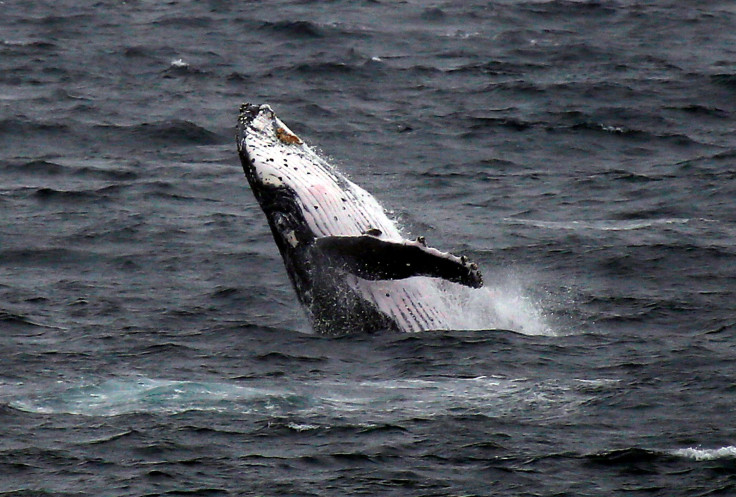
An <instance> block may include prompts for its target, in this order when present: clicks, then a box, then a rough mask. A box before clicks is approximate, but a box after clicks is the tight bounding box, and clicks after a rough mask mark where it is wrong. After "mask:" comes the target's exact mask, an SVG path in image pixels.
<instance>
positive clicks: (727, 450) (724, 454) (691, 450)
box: [672, 445, 736, 461]
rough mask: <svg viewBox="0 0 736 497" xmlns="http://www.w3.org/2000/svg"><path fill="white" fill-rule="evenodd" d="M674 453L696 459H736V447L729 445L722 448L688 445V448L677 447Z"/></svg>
mask: <svg viewBox="0 0 736 497" xmlns="http://www.w3.org/2000/svg"><path fill="white" fill-rule="evenodd" d="M672 454H673V455H675V456H678V457H685V458H688V459H695V460H696V461H713V460H715V459H734V458H736V447H735V446H733V445H728V446H726V447H721V448H720V449H701V448H695V447H688V448H686V449H677V450H674V451H672Z"/></svg>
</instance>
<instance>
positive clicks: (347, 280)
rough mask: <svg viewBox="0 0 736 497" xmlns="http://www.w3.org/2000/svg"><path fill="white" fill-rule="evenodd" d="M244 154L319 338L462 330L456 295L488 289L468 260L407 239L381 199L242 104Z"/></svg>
mask: <svg viewBox="0 0 736 497" xmlns="http://www.w3.org/2000/svg"><path fill="white" fill-rule="evenodd" d="M236 141H237V147H238V155H239V156H240V161H241V163H242V166H243V170H244V172H245V176H246V177H247V179H248V183H249V184H250V188H251V190H252V192H253V194H254V196H255V198H256V200H257V201H258V203H259V204H260V207H261V209H262V210H263V212H264V214H265V215H266V219H267V221H268V225H269V227H270V228H271V233H272V234H273V238H274V241H275V242H276V245H277V247H278V249H279V252H280V253H281V257H282V258H283V262H284V265H285V266H286V270H287V273H288V275H289V279H290V280H291V283H292V285H293V287H294V290H295V291H296V294H297V297H298V299H299V302H300V303H301V305H302V307H303V308H304V310H305V311H306V314H307V316H308V318H309V321H310V323H311V325H312V328H313V329H314V331H315V332H317V333H321V334H328V335H341V334H346V333H351V332H374V331H378V330H395V331H404V332H414V331H422V330H439V329H451V328H453V327H454V326H453V323H454V322H456V321H454V320H453V314H454V313H457V312H458V309H457V308H452V306H451V305H447V298H446V297H447V295H446V294H447V292H448V291H452V289H453V287H460V288H471V289H474V288H479V287H481V286H482V285H483V281H482V277H481V273H480V271H479V269H478V266H477V265H476V264H474V263H472V262H470V261H468V259H467V258H466V257H464V256H462V257H457V256H455V255H452V254H449V253H446V252H442V251H440V250H437V249H435V248H431V247H428V246H427V245H426V242H425V240H424V238H423V237H419V238H417V239H416V240H408V239H405V238H404V237H403V236H402V234H401V233H400V231H399V229H398V228H397V226H396V224H395V223H394V222H393V221H391V219H389V217H388V215H387V214H386V212H385V211H384V209H383V208H382V207H381V205H380V204H379V203H378V201H377V200H376V199H375V198H374V197H373V196H372V195H371V194H370V193H368V192H367V191H366V190H364V189H363V188H361V187H360V186H358V185H356V184H355V183H353V182H352V181H350V180H348V179H347V178H346V177H345V176H343V175H342V174H341V173H340V172H339V171H337V170H336V169H335V168H333V167H332V166H331V165H330V164H328V163H327V162H326V161H325V160H324V159H323V158H321V157H320V156H319V155H318V154H317V153H315V152H314V151H313V150H312V149H311V148H310V147H309V146H308V145H307V144H306V143H304V142H303V141H302V140H301V138H299V137H298V136H297V135H295V134H294V133H293V132H292V131H291V130H290V129H289V128H288V127H287V126H286V125H285V124H284V123H283V122H282V121H281V120H280V119H279V118H278V117H277V116H276V115H275V114H274V112H273V110H272V109H271V107H269V106H268V105H254V104H243V105H242V106H241V108H240V115H239V117H238V123H237V126H236Z"/></svg>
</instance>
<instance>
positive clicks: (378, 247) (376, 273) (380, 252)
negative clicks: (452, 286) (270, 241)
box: [313, 236, 483, 288]
mask: <svg viewBox="0 0 736 497" xmlns="http://www.w3.org/2000/svg"><path fill="white" fill-rule="evenodd" d="M313 248H314V250H316V251H317V252H318V253H319V254H320V255H321V256H322V257H325V258H326V259H327V263H328V264H330V265H332V266H336V267H339V268H340V269H342V270H344V271H347V272H348V273H351V274H354V275H356V276H359V277H361V278H364V279H367V280H399V279H403V278H409V277H410V276H431V277H434V278H442V279H445V280H448V281H452V282H455V283H460V284H462V285H465V286H469V287H472V288H480V287H481V286H483V278H482V276H481V274H480V271H479V270H478V266H477V265H476V264H474V263H471V262H468V260H467V259H466V258H465V257H455V256H454V255H452V254H448V253H445V252H440V251H439V250H437V249H433V248H428V247H425V246H424V245H423V244H422V243H420V242H410V241H403V242H392V241H387V240H381V239H379V238H376V237H375V236H327V237H323V238H318V239H317V240H315V242H314V246H313Z"/></svg>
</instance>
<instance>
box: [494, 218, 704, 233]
mask: <svg viewBox="0 0 736 497" xmlns="http://www.w3.org/2000/svg"><path fill="white" fill-rule="evenodd" d="M690 221H691V220H690V219H688V218H662V219H628V220H613V219H599V220H592V221H584V220H583V221H576V220H571V221H545V220H541V219H516V218H506V219H504V222H506V223H508V224H517V225H518V224H521V225H525V226H534V227H537V228H546V229H559V230H571V231H585V230H588V231H633V230H639V229H645V228H651V227H655V226H664V225H672V224H687V223H689V222H690Z"/></svg>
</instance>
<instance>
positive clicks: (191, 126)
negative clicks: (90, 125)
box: [96, 119, 229, 145]
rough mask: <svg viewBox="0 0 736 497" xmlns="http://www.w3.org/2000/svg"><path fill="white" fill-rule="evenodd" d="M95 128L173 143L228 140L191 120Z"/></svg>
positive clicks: (115, 133)
mask: <svg viewBox="0 0 736 497" xmlns="http://www.w3.org/2000/svg"><path fill="white" fill-rule="evenodd" d="M96 128H97V129H98V130H100V131H103V132H105V133H109V134H113V135H115V136H118V137H119V136H120V135H122V136H128V137H129V138H132V139H135V140H146V141H149V142H152V143H166V144H174V145H216V144H222V143H226V142H229V140H227V139H226V138H225V137H223V136H220V135H219V134H217V133H214V132H212V131H210V130H208V129H206V128H204V127H202V126H199V125H197V124H195V123H193V122H191V121H187V120H181V119H171V120H167V121H157V122H150V123H148V122H146V123H141V124H134V125H131V126H121V125H97V126H96Z"/></svg>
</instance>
